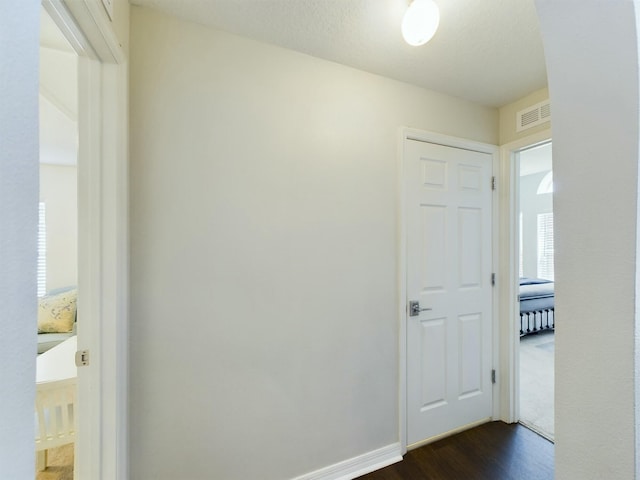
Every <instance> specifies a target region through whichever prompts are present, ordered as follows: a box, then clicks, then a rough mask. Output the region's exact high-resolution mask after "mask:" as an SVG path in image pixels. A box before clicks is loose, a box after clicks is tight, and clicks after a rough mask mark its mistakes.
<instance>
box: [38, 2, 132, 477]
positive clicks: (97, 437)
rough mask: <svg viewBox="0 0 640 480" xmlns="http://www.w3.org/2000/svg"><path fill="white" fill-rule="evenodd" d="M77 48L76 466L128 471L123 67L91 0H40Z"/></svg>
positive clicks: (92, 472) (94, 471)
mask: <svg viewBox="0 0 640 480" xmlns="http://www.w3.org/2000/svg"><path fill="white" fill-rule="evenodd" d="M42 5H43V7H44V8H45V10H46V11H47V13H48V14H49V15H50V16H51V18H52V19H53V21H54V22H55V23H56V24H57V25H58V27H59V28H60V30H61V31H62V33H63V34H64V35H65V37H66V38H67V39H68V40H69V42H70V43H71V45H72V47H73V48H74V49H75V50H76V52H77V54H78V57H79V58H78V94H79V98H78V100H79V101H78V105H79V109H78V110H79V111H78V135H79V139H80V142H79V144H80V148H79V152H78V226H79V228H78V290H79V292H80V293H79V299H78V309H79V311H80V312H81V313H80V315H81V316H82V320H81V322H79V323H78V335H79V336H78V349H79V350H89V352H90V364H89V366H87V367H81V368H79V369H78V381H77V385H78V387H77V388H78V391H77V398H78V408H77V419H80V421H78V422H77V425H76V429H77V430H76V439H77V442H76V452H75V455H74V458H75V466H74V472H75V476H76V478H83V479H88V478H91V479H96V480H100V479H104V480H107V479H126V478H127V477H128V431H127V428H128V427H127V423H128V417H127V403H128V396H127V394H128V392H127V386H128V378H127V371H128V366H127V364H128V348H127V338H128V279H129V274H128V256H129V253H128V250H129V247H128V223H129V220H128V115H127V112H128V90H127V85H128V82H127V78H128V73H127V72H128V67H127V63H126V60H127V59H126V55H125V52H124V51H123V49H122V47H121V46H120V43H119V42H118V39H117V37H116V35H115V33H114V30H113V27H112V25H111V21H110V20H109V18H108V17H107V13H106V11H105V10H104V7H103V6H102V4H101V3H100V2H99V1H97V0H42Z"/></svg>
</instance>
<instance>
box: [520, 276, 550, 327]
mask: <svg viewBox="0 0 640 480" xmlns="http://www.w3.org/2000/svg"><path fill="white" fill-rule="evenodd" d="M554 300H555V297H554V283H553V282H552V281H551V280H544V279H542V278H528V277H522V278H520V336H521V337H523V336H525V335H529V334H531V333H537V332H540V331H543V330H553V329H554V328H555V318H554Z"/></svg>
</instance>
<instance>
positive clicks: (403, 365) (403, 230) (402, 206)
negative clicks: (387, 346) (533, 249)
mask: <svg viewBox="0 0 640 480" xmlns="http://www.w3.org/2000/svg"><path fill="white" fill-rule="evenodd" d="M407 140H417V141H420V142H427V143H434V144H438V145H442V146H446V147H453V148H461V149H464V150H472V151H475V152H481V153H488V154H490V155H491V156H492V165H491V167H492V169H493V176H495V177H496V179H497V178H498V171H499V170H498V169H499V166H500V162H499V153H500V149H499V148H498V147H497V146H496V145H491V144H488V143H482V142H477V141H475V140H468V139H464V138H459V137H453V136H450V135H444V134H441V133H435V132H429V131H425V130H419V129H415V128H409V127H401V128H400V138H399V142H398V172H399V174H398V192H399V193H400V195H399V201H398V208H399V211H398V218H399V225H398V232H399V234H398V317H399V319H400V325H399V347H398V348H399V350H398V356H399V368H400V372H399V382H398V383H399V385H398V388H399V395H398V413H399V436H400V445H401V450H402V455H404V454H405V453H406V452H407V321H408V316H407V227H408V220H407V182H406V178H405V177H406V175H407V169H406V164H405V160H404V153H405V143H406V141H407ZM498 207H499V202H498V199H497V198H496V196H495V195H494V196H493V199H492V232H491V236H492V248H491V250H492V260H491V264H492V267H493V268H492V270H493V271H494V272H496V273H497V272H498V258H499V256H498V253H499V250H498V248H499V243H498V241H497V240H498V238H499V236H498V234H499V230H498V227H499V222H498V218H499V217H498V213H499V209H498ZM498 284H499V283H498ZM492 300H493V308H492V315H493V318H492V327H493V332H492V333H493V336H492V338H493V347H492V349H493V352H492V359H493V366H494V368H496V366H497V365H498V364H499V356H498V355H499V353H500V351H499V349H498V348H496V346H497V345H498V344H499V337H498V333H499V330H498V326H499V323H498V315H497V314H496V313H497V312H496V307H497V306H498V305H499V303H498V300H499V297H498V288H494V289H493V299H492ZM499 386H500V379H499V376H498V377H497V379H496V383H495V384H494V385H493V391H492V395H493V418H497V417H498V413H499V411H500V409H499V407H500V405H499V400H500V397H499V396H498V395H497V392H498V391H499ZM448 433H453V432H448ZM448 433H447V434H448Z"/></svg>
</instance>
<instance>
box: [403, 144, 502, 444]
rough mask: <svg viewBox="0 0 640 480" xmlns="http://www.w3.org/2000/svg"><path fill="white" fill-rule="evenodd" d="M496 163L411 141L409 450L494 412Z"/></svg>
mask: <svg viewBox="0 0 640 480" xmlns="http://www.w3.org/2000/svg"><path fill="white" fill-rule="evenodd" d="M492 161H493V158H492V155H491V154H488V153H480V152H475V151H469V150H463V149H460V148H453V147H447V146H442V145H436V144H432V143H425V142H420V141H416V140H405V153H404V162H405V172H406V177H405V189H406V192H407V270H406V271H407V297H408V298H407V305H409V302H419V311H414V312H413V314H412V313H411V312H410V311H409V313H408V316H407V423H408V424H407V445H412V444H415V443H418V442H422V441H423V440H427V439H429V438H432V437H435V436H438V435H441V434H443V433H446V432H449V431H451V430H455V429H458V428H461V427H464V426H465V425H468V424H471V423H475V422H478V421H482V420H485V419H488V418H490V417H491V414H492V405H493V399H492V382H491V357H492V350H491V347H492V345H491V337H492V333H491V328H492V313H491V310H492V281H491V248H492V246H491V236H492V235H491V232H492V224H491V221H492V220H491V209H492V207H491V202H492V187H491V177H492V168H493V167H492ZM414 310H415V308H414Z"/></svg>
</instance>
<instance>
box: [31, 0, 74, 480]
mask: <svg viewBox="0 0 640 480" xmlns="http://www.w3.org/2000/svg"><path fill="white" fill-rule="evenodd" d="M78 92H79V91H78V54H77V53H76V51H75V50H74V48H73V47H72V46H71V44H70V43H69V41H68V40H67V38H66V37H65V35H64V34H63V32H62V31H61V30H60V28H59V27H58V25H57V24H56V23H55V22H54V20H53V19H52V17H51V16H50V14H49V13H48V12H47V11H46V9H45V8H44V6H41V13H40V86H39V129H40V139H39V140H40V141H39V147H40V167H39V185H40V199H39V200H40V202H39V219H38V220H39V221H38V263H37V294H38V320H37V323H38V348H37V353H38V356H37V358H36V416H35V419H36V429H35V448H36V477H35V478H36V480H45V479H46V480H62V479H69V480H70V479H72V478H74V462H75V456H74V447H75V443H76V435H75V432H76V429H77V422H78V416H77V411H78V403H77V395H76V379H77V370H76V363H75V352H76V350H77V337H76V333H77V325H78V315H77V304H78V293H77V292H78V289H77V286H78V148H79V130H78V100H79V98H78V95H79V94H78Z"/></svg>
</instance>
